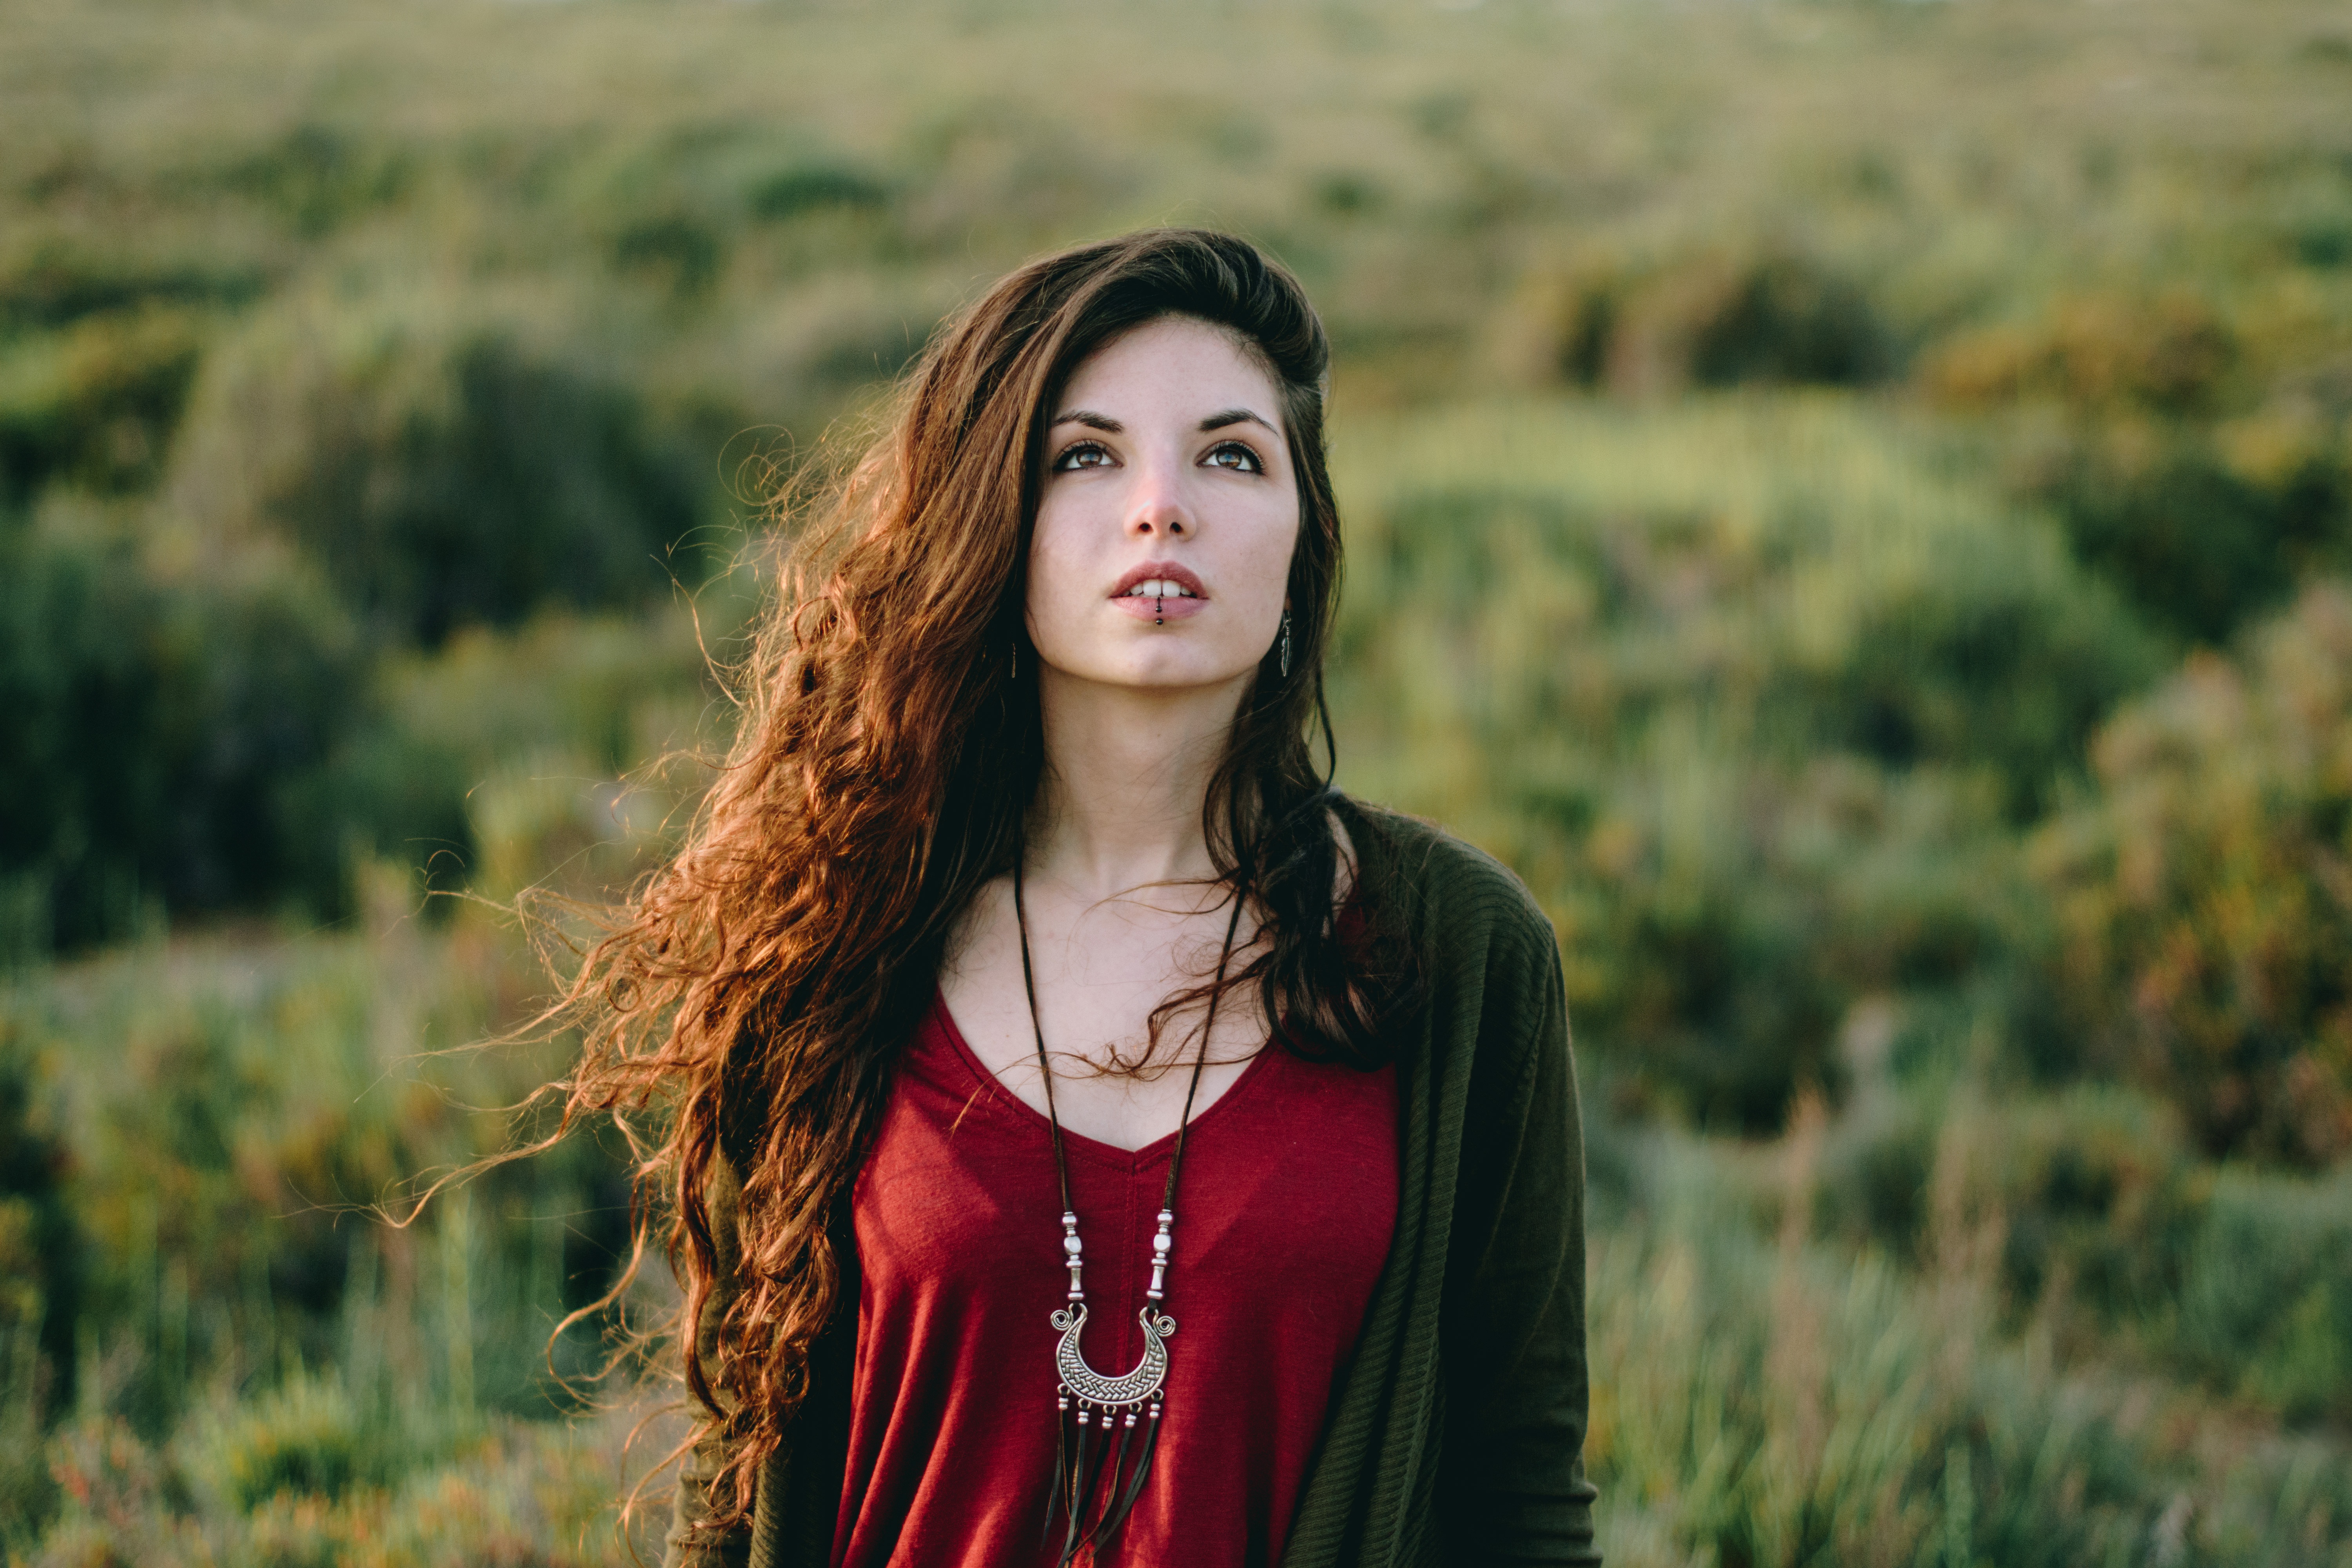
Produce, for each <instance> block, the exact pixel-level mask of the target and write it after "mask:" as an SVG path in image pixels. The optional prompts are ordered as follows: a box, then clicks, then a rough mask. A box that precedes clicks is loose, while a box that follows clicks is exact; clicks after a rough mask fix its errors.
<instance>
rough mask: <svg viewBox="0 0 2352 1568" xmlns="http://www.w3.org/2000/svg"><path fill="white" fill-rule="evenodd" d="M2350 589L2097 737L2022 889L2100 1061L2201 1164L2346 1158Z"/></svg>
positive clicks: (2351, 1077)
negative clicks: (2189, 1143) (2054, 940)
mask: <svg viewBox="0 0 2352 1568" xmlns="http://www.w3.org/2000/svg"><path fill="white" fill-rule="evenodd" d="M2347 737H2352V593H2347V590H2346V589H2345V588H2344V587H2343V586H2341V585H2339V584H2323V585H2320V586H2316V587H2314V588H2312V589H2310V590H2308V591H2307V592H2306V593H2305V595H2304V596H2303V598H2302V600H2301V601H2300V602H2299V603H2298V604H2297V605H2295V607H2294V610H2293V611H2292V612H2291V613H2289V614H2287V615H2284V616H2281V617H2279V618H2278V619H2276V620H2274V621H2273V622H2271V623H2269V624H2267V625H2266V626H2263V627H2262V628H2261V629H2260V630H2259V631H2258V632H2257V633H2256V634H2254V635H2253V637H2252V638H2251V639H2250V641H2249V643H2248V645H2247V647H2246V649H2245V652H2244V654H2243V656H2242V659H2241V660H2239V661H2238V662H2235V663H2231V662H2225V661H2224V660H2222V659H2221V658H2215V657H2212V656H2210V655H2200V656H2198V657H2196V658H2192V659H2191V660H2190V661H2189V666H2188V667H2187V668H2185V669H2184V670H2183V671H2182V672H2181V673H2180V674H2179V676H2177V677H2175V678H2174V679H2172V680H2171V681H2169V682H2168V684H2167V685H2166V686H2165V687H2164V688H2163V689H2161V690H2159V691H2158V692H2157V693H2155V694H2153V695H2151V696H2150V697H2148V698H2147V699H2145V700H2141V701H2139V702H2137V703H2135V704H2133V705H2132V706H2130V707H2128V708H2126V710H2124V711H2123V712H2122V713H2121V714H2120V715H2119V716H2118V717H2117V718H2116V721H2114V722H2113V723H2112V724H2111V725H2110V726H2109V727H2108V728H2107V729H2106V730H2105V732H2104V733H2103V734H2102V735H2101V737H2100V739H2099V742H2098V745H2097V749H2096V763H2097V779H2098V785H2099V788H2098V792H2097V794H2096V795H2095V796H2093V797H2090V798H2087V799H2085V800H2084V802H2083V803H2082V804H2081V805H2079V806H2077V807H2076V808H2074V809H2073V810H2071V811H2069V812H2068V813H2067V814H2066V815H2065V816H2063V817H2062V818H2060V819H2059V820H2057V821H2056V822H2054V823H2053V824H2052V825H2051V826H2049V827H2048V828H2047V829H2046V830H2045V831H2044V833H2043V835H2042V840H2041V842H2040V843H2039V844H2038V846H2037V847H2036V858H2037V866H2038V874H2039V876H2040V878H2041V879H2042V883H2043V885H2044V886H2045V887H2046V888H2047V889H2049V894H2050V897H2051V898H2052V899H2053V901H2054V906H2055V909H2056V911H2057V915H2058V919H2059V921H2060V924H2061V927H2062V930H2063V948H2062V949H2061V952H2060V957H2059V960H2058V963H2059V976H2060V979H2059V987H2058V988H2059V992H2060V994H2061V995H2062V996H2063V999H2064V1001H2065V1004H2066V1005H2067V1007H2068V1009H2069V1011H2070V1016H2071V1019H2072V1021H2073V1023H2074V1026H2075V1027H2076V1028H2077V1029H2079V1030H2080V1031H2081V1032H2082V1034H2083V1035H2084V1037H2085V1038H2086V1039H2088V1040H2090V1041H2092V1042H2094V1048H2095V1053H2096V1056H2097V1059H2099V1060H2101V1061H2103V1062H2105V1064H2107V1065H2108V1066H2109V1067H2110V1068H2112V1069H2113V1070H2116V1071H2118V1072H2121V1073H2124V1074H2126V1075H2127V1076H2129V1077H2131V1078H2132V1079H2135V1080H2136V1081H2138V1082H2141V1083H2145V1084H2148V1085H2150V1086H2153V1087H2156V1088H2158V1089H2160V1091H2161V1092H2163V1093H2164V1094H2165V1095H2166V1096H2167V1097H2168V1098H2169V1099H2170V1100H2172V1102H2173V1103H2174V1104H2175V1105H2176V1106H2177V1107H2178V1108H2179V1111H2180V1113H2181V1115H2182V1116H2183V1117H2184V1118H2185V1119H2186V1120H2187V1121H2188V1123H2189V1126H2190V1128H2191V1129H2192V1130H2193V1131H2194V1133H2195V1135H2196V1137H2197V1140H2198V1142H2200V1144H2201V1145H2202V1146H2203V1147H2204V1148H2206V1149H2207V1150H2209V1151H2210V1152H2215V1153H2245V1154H2253V1155H2261V1156H2265V1157H2270V1158H2277V1159H2286V1160H2291V1161H2297V1162H2303V1163H2314V1164H2323V1163H2327V1162H2329V1161H2331V1160H2334V1159H2336V1158H2337V1157H2338V1156H2340V1155H2342V1154H2343V1153H2345V1152H2347V1150H2352V740H2347Z"/></svg>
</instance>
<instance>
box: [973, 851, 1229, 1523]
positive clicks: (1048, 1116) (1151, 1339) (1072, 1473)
mask: <svg viewBox="0 0 2352 1568" xmlns="http://www.w3.org/2000/svg"><path fill="white" fill-rule="evenodd" d="M1026 858H1027V853H1026V846H1025V845H1024V843H1023V842H1022V838H1021V836H1020V835H1019V834H1017V833H1016V834H1015V836H1014V839H1013V921H1014V923H1015V924H1016V925H1018V926H1019V927H1020V930H1021V985H1022V989H1023V990H1024V992H1025V993H1026V994H1027V995H1028V998H1029V1027H1030V1029H1031V1030H1032V1032H1034V1034H1035V1036H1036V1037H1037V1071H1038V1073H1039V1074H1040V1075H1041V1076H1043V1078H1044V1079H1045V1121H1046V1124H1047V1125H1048V1126H1049V1127H1051V1128H1052V1129H1053V1134H1054V1170H1055V1174H1057V1175H1058V1176H1059V1177H1060V1178H1061V1183H1062V1255H1063V1258H1064V1259H1065V1261H1066V1264H1067V1265H1068V1268H1069V1270H1070V1297H1069V1305H1068V1306H1066V1307H1057V1308H1055V1310H1054V1314H1053V1324H1054V1327H1055V1329H1057V1330H1059V1331H1061V1336H1062V1337H1061V1338H1060V1339H1059V1340H1058V1341H1056V1342H1055V1346H1054V1373H1055V1388H1054V1394H1055V1407H1056V1414H1055V1424H1056V1426H1057V1436H1056V1438H1055V1445H1054V1489H1053V1492H1052V1495H1051V1496H1050V1498H1049V1499H1048V1500H1047V1502H1046V1505H1045V1531H1046V1535H1047V1538H1048V1540H1050V1539H1051V1537H1052V1532H1053V1529H1054V1525H1055V1521H1056V1519H1057V1518H1058V1519H1059V1520H1061V1521H1063V1532H1062V1553H1061V1562H1062V1563H1064V1564H1067V1563H1070V1562H1071V1561H1073V1560H1074V1559H1075V1558H1076V1556H1077V1554H1078V1552H1079V1549H1080V1548H1081V1547H1085V1546H1088V1545H1092V1546H1093V1547H1094V1548H1095V1549H1096V1550H1097V1552H1099V1551H1100V1550H1101V1549H1102V1548H1103V1547H1104V1546H1106V1545H1108V1542H1109V1541H1110V1538H1111V1536H1112V1535H1113V1534H1115V1533H1116V1532H1117V1531H1118V1527H1119V1526H1120V1524H1122V1523H1124V1522H1125V1521H1126V1519H1127V1516H1128V1514H1129V1511H1130V1510H1133V1508H1134V1507H1135V1500H1136V1499H1137V1498H1139V1497H1140V1496H1141V1495H1142V1494H1143V1482H1144V1478H1146V1477H1147V1476H1149V1475H1150V1473H1151V1460H1152V1456H1153V1455H1154V1454H1155V1453H1157V1452H1158V1450H1159V1447H1160V1405H1161V1399H1160V1390H1161V1387H1162V1385H1163V1384H1166V1382H1167V1381H1168V1341H1169V1339H1170V1338H1171V1336H1172V1335H1173V1334H1174V1333H1175V1332H1176V1320H1175V1319H1173V1318H1171V1317H1170V1316H1168V1314H1167V1313H1165V1312H1163V1311H1161V1310H1160V1302H1161V1301H1162V1300H1165V1299H1166V1295H1167V1284H1168V1263H1169V1255H1170V1253H1171V1251H1172V1250H1173V1247H1174V1241H1173V1238H1172V1235H1171V1233H1172V1232H1173V1230H1174V1229H1175V1226H1176V1178H1177V1175H1178V1173H1180V1172H1181V1171H1182V1170H1183V1168H1184V1134H1185V1133H1186V1131H1189V1130H1190V1128H1191V1126H1192V1101H1193V1099H1194V1097H1195V1096H1197V1095H1198V1094H1199V1093H1200V1091H1201V1069H1202V1068H1204V1067H1205V1066H1207V1065H1208V1060H1209V1037H1210V1033H1211V1031H1212V1030H1213V1029H1214V1028H1215V1027H1216V1023H1217V1002H1218V1000H1219V998H1220V997H1221V996H1222V995H1223V993H1224V988H1225V971H1226V968H1227V966H1228V965H1229V964H1231V963H1232V962H1233V956H1234V935H1235V934H1236V933H1237V932H1238V931H1240V930H1241V922H1242V908H1243V906H1244V904H1246V903H1247V902H1248V901H1249V900H1248V886H1247V884H1246V882H1244V883H1242V884H1240V885H1237V886H1236V887H1235V888H1234V912H1233V914H1232V916H1231V917H1230V918H1229V919H1228V920H1227V921H1226V922H1225V943H1224V947H1223V950H1222V951H1220V952H1218V954H1217V977H1216V982H1215V984H1213V986H1212V987H1211V989H1210V992H1209V1012H1208V1016H1207V1018H1206V1019H1204V1020H1203V1021H1202V1025H1201V1048H1200V1049H1199V1050H1198V1051H1196V1052H1194V1053H1193V1057H1192V1081H1191V1083H1189V1084H1188V1085H1187V1086H1186V1087H1185V1089H1184V1111H1183V1114H1182V1116H1181V1117H1180V1118H1179V1119H1178V1121H1177V1122H1176V1147H1175V1149H1174V1151H1173V1152H1171V1154H1170V1155H1169V1159H1168V1185H1167V1187H1166V1189H1165V1190H1164V1191H1162V1193H1161V1194H1160V1229H1159V1233H1158V1234H1157V1235H1155V1236H1154V1237H1152V1238H1151V1288H1150V1289H1148V1290H1146V1291H1145V1292H1144V1293H1143V1297H1144V1300H1143V1306H1142V1307H1141V1308H1140V1309H1139V1310H1138V1311H1137V1312H1136V1315H1135V1317H1136V1321H1137V1322H1138V1323H1139V1325H1141V1327H1142V1329H1143V1359H1142V1360H1141V1361H1139V1362H1138V1363H1136V1364H1135V1368H1134V1370H1132V1371H1130V1372H1129V1373H1125V1374H1124V1375H1121V1376H1118V1377H1107V1376H1105V1375H1104V1374H1103V1373H1098V1372H1097V1371H1095V1369H1094V1368H1092V1367H1090V1366H1088V1365H1087V1358H1086V1354H1085V1352H1083V1351H1082V1350H1081V1349H1080V1348H1079V1344H1078V1338H1079V1335H1080V1334H1081V1333H1082V1332H1084V1331H1085V1329H1086V1326H1087V1292H1086V1286H1085V1283H1084V1276H1083V1269H1084V1268H1085V1248H1084V1247H1083V1246H1081V1244H1080V1243H1079V1240H1078V1215H1077V1210H1076V1206H1075V1205H1073V1204H1072V1203H1071V1201H1070V1166H1069V1161H1068V1159H1067V1158H1066V1156H1065V1155H1064V1153H1063V1152H1062V1119H1061V1117H1060V1115H1059V1114H1058V1113H1057V1112H1056V1111H1055V1108H1054V1067H1053V1063H1052V1062H1051V1061H1050V1060H1048V1059H1047V1058H1046V1054H1045V1026H1044V1025H1042V1024H1040V1023H1039V1022H1038V1020H1037V978H1036V974H1035V972H1034V969H1033V967H1032V965H1031V963H1030V962H1029V911H1028V908H1027V905H1026V903H1025V901H1024V898H1023V884H1022V863H1023V862H1024V860H1025V859H1026ZM1073 1409H1075V1410H1076V1424H1075V1430H1074V1429H1073V1423H1072V1420H1071V1412H1072V1411H1073ZM1139 1415H1140V1416H1141V1418H1142V1426H1143V1432H1142V1436H1141V1445H1140V1451H1139V1453H1138V1454H1137V1455H1136V1457H1135V1462H1134V1465H1133V1468H1131V1469H1130V1468H1129V1466H1128V1462H1127V1461H1128V1447H1129V1444H1130V1443H1131V1442H1134V1441H1135V1440H1136V1426H1137V1423H1138V1416H1139ZM1114 1426H1116V1429H1117V1430H1118V1442H1117V1445H1116V1447H1114V1446H1113V1443H1112V1439H1111V1433H1112V1431H1113V1429H1114ZM1106 1460H1108V1464H1106V1463H1105V1461H1106ZM1106 1477H1108V1480H1107V1481H1106V1479H1105V1478H1106ZM1097 1491H1099V1492H1101V1493H1102V1507H1101V1510H1100V1512H1099V1514H1098V1515H1097V1518H1096V1520H1095V1521H1094V1523H1093V1524H1091V1525H1089V1524H1088V1523H1087V1514H1088V1512H1089V1511H1090V1510H1092V1506H1093V1502H1094V1494H1095V1493H1096V1492H1097Z"/></svg>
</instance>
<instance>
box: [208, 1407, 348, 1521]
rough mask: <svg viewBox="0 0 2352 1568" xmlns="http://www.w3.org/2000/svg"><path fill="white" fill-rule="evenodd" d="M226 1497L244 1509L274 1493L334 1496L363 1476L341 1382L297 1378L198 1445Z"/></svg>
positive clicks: (240, 1412) (239, 1411) (233, 1417)
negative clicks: (215, 1471)
mask: <svg viewBox="0 0 2352 1568" xmlns="http://www.w3.org/2000/svg"><path fill="white" fill-rule="evenodd" d="M203 1447H204V1448H205V1450H207V1452H206V1454H205V1457H206V1458H209V1459H210V1460H211V1461H212V1462H213V1463H214V1464H215V1465H216V1466H217V1467H218V1468H219V1471H220V1474H221V1477H222V1479H223V1481H224V1482H225V1483H226V1491H227V1493H228V1496H229V1498H230V1500H232V1501H233V1502H235V1503H236V1506H237V1507H238V1508H240V1509H246V1510H250V1509H252V1508H253V1506H254V1505H255V1504H257V1503H258V1502H261V1501H262V1500H265V1499H268V1498H272V1497H275V1496H277V1495H278V1494H279V1493H280V1492H292V1493H296V1494H307V1495H310V1496H316V1497H324V1498H330V1499H332V1498H337V1497H341V1495H342V1494H343V1492H344V1491H345V1490H347V1489H349V1488H350V1487H351V1485H352V1482H354V1481H356V1480H359V1479H363V1478H365V1479H376V1478H373V1477H368V1476H367V1471H368V1469H369V1468H370V1467H369V1466H368V1464H367V1459H368V1458H369V1456H368V1455H367V1454H366V1452H365V1448H366V1434H365V1432H364V1431H363V1430H362V1423H361V1418H360V1412H359V1410H358V1409H357V1407H356V1406H354V1405H353V1404H352V1399H351V1396H350V1395H349V1394H345V1393H344V1392H343V1388H342V1384H341V1383H340V1382H339V1381H337V1380H334V1379H331V1378H318V1377H312V1376H310V1375H309V1374H308V1373H298V1374H296V1375H295V1376H292V1377H289V1378H288V1379H287V1380H286V1381H285V1382H283V1383H281V1384H278V1386H277V1387H276V1388H273V1389H271V1390H269V1391H268V1393H266V1394H262V1395H261V1396H260V1397H259V1398H258V1399H256V1400H253V1401H252V1402H250V1403H249V1404H247V1405H242V1406H240V1407H239V1408H238V1409H237V1410H236V1413H235V1414H234V1415H231V1416H230V1417H229V1418H228V1419H227V1420H226V1422H225V1423H223V1424H222V1426H221V1428H220V1429H219V1430H218V1431H216V1432H215V1433H214V1434H212V1436H211V1439H210V1441H209V1442H206V1443H205V1444H204V1445H203Z"/></svg>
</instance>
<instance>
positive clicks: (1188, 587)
mask: <svg viewBox="0 0 2352 1568" xmlns="http://www.w3.org/2000/svg"><path fill="white" fill-rule="evenodd" d="M1110 596H1111V597H1112V598H1114V599H1125V598H1139V599H1177V598H1183V599H1205V598H1207V597H1208V596H1209V590H1208V587H1207V585H1206V584H1203V583H1202V581H1201V579H1200V578H1199V577H1198V576H1197V575H1195V574H1194V573H1193V572H1192V569H1191V568H1190V567H1186V566H1181V565H1179V564H1177V563H1175V562H1173V561H1147V562H1145V563H1143V564H1142V565H1140V566H1138V567H1135V568H1133V569H1132V570H1130V571H1129V573H1128V574H1127V575H1126V576H1124V577H1121V578H1120V579H1119V580H1118V586H1117V587H1116V588H1113V589H1112V590H1111V591H1110Z"/></svg>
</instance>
